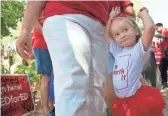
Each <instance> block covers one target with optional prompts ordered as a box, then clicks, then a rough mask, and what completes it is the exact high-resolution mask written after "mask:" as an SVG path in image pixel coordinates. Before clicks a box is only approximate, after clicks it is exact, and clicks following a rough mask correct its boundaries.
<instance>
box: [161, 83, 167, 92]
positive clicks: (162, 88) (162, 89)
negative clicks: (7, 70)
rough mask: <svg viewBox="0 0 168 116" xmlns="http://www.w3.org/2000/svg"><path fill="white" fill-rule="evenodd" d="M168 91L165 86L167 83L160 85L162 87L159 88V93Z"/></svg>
mask: <svg viewBox="0 0 168 116" xmlns="http://www.w3.org/2000/svg"><path fill="white" fill-rule="evenodd" d="M167 90H168V85H167V83H164V84H163V85H162V87H161V91H162V92H165V91H167Z"/></svg>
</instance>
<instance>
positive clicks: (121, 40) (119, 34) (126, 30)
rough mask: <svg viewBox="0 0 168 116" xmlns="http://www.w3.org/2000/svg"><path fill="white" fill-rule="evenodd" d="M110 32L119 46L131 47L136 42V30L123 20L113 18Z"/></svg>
mask: <svg viewBox="0 0 168 116" xmlns="http://www.w3.org/2000/svg"><path fill="white" fill-rule="evenodd" d="M111 34H112V36H113V38H114V40H115V42H116V43H117V44H118V45H119V46H121V47H133V46H134V45H135V44H136V30H135V29H134V28H133V26H132V25H130V24H129V23H128V22H127V21H125V20H121V19H116V20H114V21H113V22H112V25H111Z"/></svg>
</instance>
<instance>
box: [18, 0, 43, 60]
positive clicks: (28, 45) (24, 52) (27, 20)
mask: <svg viewBox="0 0 168 116" xmlns="http://www.w3.org/2000/svg"><path fill="white" fill-rule="evenodd" d="M44 7H45V1H28V2H27V5H26V11H25V13H24V20H23V23H22V28H21V32H20V36H19V39H18V40H17V41H16V48H17V53H18V54H19V55H20V56H21V57H22V58H24V59H30V58H31V57H32V56H33V53H32V42H31V31H32V28H33V26H34V24H35V22H36V21H37V19H38V17H39V16H40V15H41V12H42V10H43V9H44Z"/></svg>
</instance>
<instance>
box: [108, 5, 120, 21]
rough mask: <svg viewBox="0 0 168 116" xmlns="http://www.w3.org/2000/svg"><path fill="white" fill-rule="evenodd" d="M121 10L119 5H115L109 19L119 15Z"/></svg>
mask: <svg viewBox="0 0 168 116" xmlns="http://www.w3.org/2000/svg"><path fill="white" fill-rule="evenodd" d="M120 12H121V10H120V7H118V6H116V7H113V8H112V10H111V12H110V15H109V19H113V18H115V17H116V16H117V15H119V14H120Z"/></svg>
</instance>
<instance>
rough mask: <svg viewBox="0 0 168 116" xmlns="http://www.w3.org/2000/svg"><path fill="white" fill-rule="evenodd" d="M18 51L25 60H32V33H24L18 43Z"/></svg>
mask: <svg viewBox="0 0 168 116" xmlns="http://www.w3.org/2000/svg"><path fill="white" fill-rule="evenodd" d="M16 51H17V53H18V54H19V55H20V56H21V57H22V58H23V59H32V57H33V52H32V42H31V33H30V32H26V31H22V32H21V34H20V37H19V39H18V40H17V41H16Z"/></svg>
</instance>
